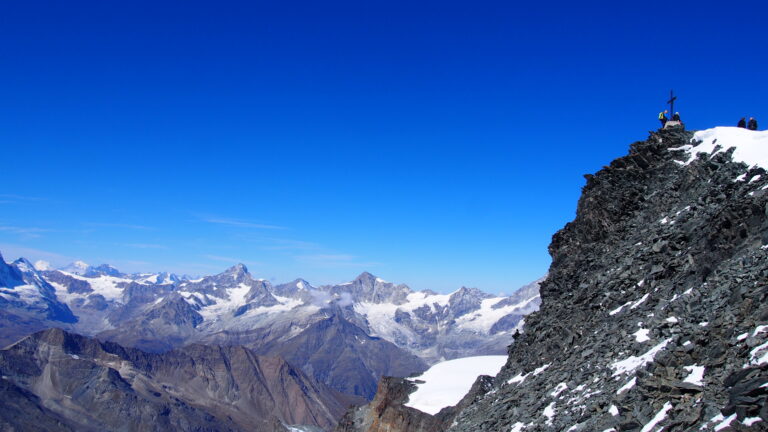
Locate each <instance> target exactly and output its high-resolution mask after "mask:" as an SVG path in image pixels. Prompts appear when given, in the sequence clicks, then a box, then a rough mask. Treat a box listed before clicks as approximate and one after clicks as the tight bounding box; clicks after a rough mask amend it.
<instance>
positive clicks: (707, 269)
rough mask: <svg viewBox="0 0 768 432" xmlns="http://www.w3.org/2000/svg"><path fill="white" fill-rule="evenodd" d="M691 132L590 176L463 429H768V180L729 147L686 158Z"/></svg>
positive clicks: (463, 416) (649, 145)
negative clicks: (504, 356)
mask: <svg viewBox="0 0 768 432" xmlns="http://www.w3.org/2000/svg"><path fill="white" fill-rule="evenodd" d="M691 136H692V135H691V134H689V133H686V132H684V131H683V130H681V129H679V128H677V129H668V130H663V131H659V132H655V133H652V134H651V136H650V138H649V139H648V140H647V141H644V142H637V143H635V144H633V145H632V146H631V149H630V153H629V155H627V156H625V157H622V158H619V159H617V160H615V161H613V162H612V163H611V164H610V166H607V167H605V168H603V169H602V170H601V171H600V172H598V173H597V174H595V175H589V176H586V177H587V184H586V186H585V187H584V190H583V194H582V197H581V199H580V200H579V204H578V209H577V216H576V219H575V220H574V221H573V222H571V223H569V224H567V225H566V226H565V228H563V229H562V230H561V231H559V232H558V233H557V234H556V235H555V236H554V237H553V239H552V243H551V245H550V248H549V250H550V254H551V255H552V266H551V268H550V273H549V277H548V278H547V280H546V281H545V282H543V283H542V285H541V297H542V305H541V309H540V311H538V312H535V313H533V314H531V315H529V316H528V317H526V324H525V327H524V332H523V334H522V335H521V336H520V337H519V338H517V340H516V342H515V343H514V344H513V345H512V346H511V347H510V349H509V360H508V362H507V364H506V366H505V367H504V368H503V369H502V371H501V372H500V374H499V375H498V376H497V377H496V379H495V381H494V383H493V389H492V390H491V391H490V392H489V393H488V394H487V395H485V396H484V397H482V398H480V399H479V400H478V401H477V402H476V403H473V404H471V405H469V406H468V407H467V408H465V409H464V410H462V412H461V413H460V414H459V416H458V417H457V418H456V423H455V424H454V425H453V426H452V427H451V428H450V429H449V430H450V431H456V432H459V431H462V432H464V431H466V432H469V431H473V432H474V431H499V430H505V431H509V430H512V431H516V432H522V431H566V430H567V431H605V430H611V431H640V430H641V429H642V430H643V431H651V430H657V429H659V428H662V427H663V429H664V431H689V430H700V429H701V430H755V431H757V430H768V406H766V397H767V396H768V364H766V361H768V355H767V354H768V332H767V330H768V303H766V300H768V250H767V249H768V217H767V216H766V214H767V213H768V190H766V188H768V176H767V175H766V172H765V170H763V169H762V168H757V167H753V168H750V167H747V166H746V165H745V164H743V163H736V162H733V161H732V159H731V155H732V153H733V150H729V149H728V147H727V145H728V144H727V143H723V144H724V145H725V148H724V149H723V150H725V151H722V152H719V153H717V154H715V155H714V156H712V155H700V156H699V157H698V158H697V159H696V160H694V161H693V162H691V163H690V164H686V163H687V160H688V158H689V156H688V154H687V153H686V151H685V150H687V149H686V147H685V146H686V145H688V144H689V143H690V140H691ZM694 151H695V147H694ZM401 430H408V429H401Z"/></svg>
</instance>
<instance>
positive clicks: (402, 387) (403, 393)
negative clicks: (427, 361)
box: [335, 375, 493, 432]
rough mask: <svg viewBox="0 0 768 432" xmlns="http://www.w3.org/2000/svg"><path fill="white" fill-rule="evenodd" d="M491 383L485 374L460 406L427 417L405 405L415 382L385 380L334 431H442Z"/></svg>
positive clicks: (490, 386)
mask: <svg viewBox="0 0 768 432" xmlns="http://www.w3.org/2000/svg"><path fill="white" fill-rule="evenodd" d="M416 379H418V378H416ZM492 381H493V378H492V377H490V376H487V375H481V376H479V377H477V380H476V381H475V383H474V384H473V385H472V388H471V389H470V390H469V392H467V395H466V396H464V397H463V398H462V399H461V401H459V403H457V404H456V405H455V406H451V407H446V408H443V409H442V410H440V412H438V413H437V414H435V415H430V414H427V413H424V412H421V411H419V410H417V409H414V408H411V407H408V406H405V403H407V402H408V397H409V395H410V394H411V393H413V392H414V391H415V390H416V385H415V384H414V381H411V380H408V379H403V378H394V377H384V378H382V379H381V381H379V387H378V390H377V391H376V396H375V397H374V398H373V400H372V401H371V402H370V403H368V404H367V405H363V406H359V407H355V408H352V409H350V410H349V411H347V413H346V414H345V415H344V417H343V418H342V419H341V420H339V424H338V426H336V429H335V432H392V431H409V432H442V431H444V430H446V429H448V428H449V427H450V426H451V424H453V421H454V419H455V418H456V415H457V414H458V413H459V412H461V410H463V409H464V408H465V407H467V406H469V405H471V404H473V403H475V402H476V401H477V400H478V399H479V398H481V397H482V396H484V395H485V394H486V393H488V391H489V390H490V389H491V388H492Z"/></svg>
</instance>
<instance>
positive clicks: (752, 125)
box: [659, 110, 757, 131]
mask: <svg viewBox="0 0 768 432" xmlns="http://www.w3.org/2000/svg"><path fill="white" fill-rule="evenodd" d="M668 113H669V111H667V110H664V111H662V112H660V113H659V121H660V122H661V128H662V129H664V127H665V126H666V125H667V122H669V119H668V118H667V114H668ZM672 121H673V122H678V123H680V113H679V112H676V113H675V114H674V115H673V116H672ZM670 126H671V125H670ZM736 126H737V127H740V128H745V129H749V130H753V131H756V130H757V120H755V118H754V117H750V118H749V121H747V119H746V118H745V117H742V118H741V120H739V123H738V124H737V125H736Z"/></svg>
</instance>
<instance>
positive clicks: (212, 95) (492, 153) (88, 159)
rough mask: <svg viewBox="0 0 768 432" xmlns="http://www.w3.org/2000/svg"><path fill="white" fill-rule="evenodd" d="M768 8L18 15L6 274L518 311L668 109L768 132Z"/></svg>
mask: <svg viewBox="0 0 768 432" xmlns="http://www.w3.org/2000/svg"><path fill="white" fill-rule="evenodd" d="M767 9H768V6H766V5H765V4H764V3H758V2H744V3H740V4H739V5H738V8H736V7H729V8H724V7H723V6H722V5H720V4H714V3H713V4H709V3H701V2H675V3H673V4H664V5H663V6H660V5H659V4H644V5H624V4H611V6H610V7H605V4H604V3H602V2H581V3H579V4H572V3H571V2H555V3H547V4H546V6H538V5H535V4H525V5H522V6H518V5H515V4H512V3H510V2H484V3H482V4H479V5H472V6H471V7H470V6H468V4H466V3H463V2H419V3H418V4H413V3H412V2H409V3H406V2H386V3H370V2H368V3H366V4H360V3H359V2H339V1H332V2H325V3H323V4H318V3H313V2H291V3H285V2H281V3H280V4H268V3H266V2H264V3H262V2H255V3H254V2H242V1H235V2H229V3H227V4H226V5H213V4H211V3H209V2H202V1H185V2H178V1H177V2H173V1H172V2H163V4H161V5H158V4H156V2H146V1H138V2H131V3H130V4H119V5H118V4H114V3H108V2H98V1H85V2H78V3H77V4H66V3H60V2H34V3H30V2H7V3H6V4H3V5H0V37H2V39H3V41H4V43H3V44H2V46H0V83H2V88H3V96H2V97H1V98H0V119H1V120H0V145H1V146H2V147H1V149H2V154H3V162H2V167H3V169H2V172H3V176H2V179H3V184H2V187H1V188H0V253H2V254H3V256H4V257H5V259H6V260H12V259H15V258H17V257H19V256H24V257H26V258H28V259H30V260H32V261H35V260H45V261H49V262H51V263H52V264H54V265H56V266H61V265H65V264H67V263H68V262H70V261H74V260H78V259H81V260H84V261H86V262H88V263H90V264H101V263H109V264H111V265H114V266H115V267H117V268H118V269H120V270H122V271H126V272H139V271H171V272H176V273H181V274H183V273H187V274H194V275H202V274H211V273H218V272H220V271H222V270H224V269H225V268H227V267H229V266H231V265H233V264H235V263H238V262H242V263H244V264H246V265H247V266H248V267H249V269H250V271H251V273H253V274H254V275H255V276H257V277H263V278H266V279H270V280H273V281H277V282H285V281H289V280H293V279H295V278H298V277H302V278H304V279H307V280H308V281H310V282H312V283H313V284H315V285H321V284H327V283H338V282H344V281H347V280H350V279H352V278H354V277H355V276H356V275H357V274H359V273H361V272H362V271H369V272H371V273H373V274H375V275H377V276H380V277H382V278H384V279H386V280H389V281H392V282H397V283H406V284H408V285H410V286H411V287H412V288H414V289H432V290H435V291H438V292H449V291H453V290H455V289H457V288H459V287H460V286H462V285H466V286H471V287H478V288H481V289H483V290H486V291H489V292H511V291H512V290H514V289H516V288H518V287H520V286H521V285H524V284H525V283H528V282H530V281H533V280H535V279H537V278H538V277H540V276H542V275H543V274H544V273H545V272H546V271H547V268H548V266H549V256H548V253H547V245H548V244H549V242H550V240H551V236H552V235H553V234H554V233H555V232H556V231H557V230H558V229H560V228H562V227H563V226H564V224H565V223H567V222H568V221H570V220H572V218H573V217H574V214H575V208H576V202H577V199H578V197H579V194H580V189H581V187H582V186H583V184H584V179H583V174H586V173H592V172H595V171H597V170H599V169H600V168H601V167H602V166H603V165H605V164H607V163H609V162H610V161H611V160H612V159H614V158H616V157H618V156H621V155H623V154H625V153H626V151H627V148H628V145H629V144H630V143H632V142H633V141H637V140H641V139H644V138H645V137H646V134H647V131H648V130H651V129H655V128H657V127H658V123H657V121H656V114H657V113H658V112H659V111H660V110H662V109H664V107H665V106H664V101H665V100H666V97H667V96H668V93H669V90H670V89H671V88H674V89H675V91H676V93H677V94H678V95H679V101H678V105H677V106H678V108H679V111H680V112H681V114H682V117H683V120H684V121H685V122H686V124H687V126H688V128H689V129H704V128H709V127H712V126H716V125H735V123H736V121H737V120H738V119H739V118H741V117H744V116H747V117H748V116H755V117H756V118H757V119H758V121H760V122H761V124H766V122H768V112H767V111H766V108H765V105H764V101H765V100H766V99H767V98H768V88H767V87H766V85H765V81H764V77H763V75H764V71H765V70H766V63H768V59H766V58H765V56H763V55H760V54H759V49H760V48H761V47H762V46H764V45H765V42H766V36H765V32H764V29H763V23H762V22H761V21H762V19H761V17H762V16H764V15H765V12H768V10H767Z"/></svg>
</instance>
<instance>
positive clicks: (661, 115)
mask: <svg viewBox="0 0 768 432" xmlns="http://www.w3.org/2000/svg"><path fill="white" fill-rule="evenodd" d="M668 113H669V111H667V110H664V111H662V112H660V113H659V121H660V122H661V127H662V129H663V128H664V126H666V125H667V122H668V121H669V119H668V118H667V114H668ZM672 121H675V122H680V113H679V112H676V113H675V114H673V115H672Z"/></svg>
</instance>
